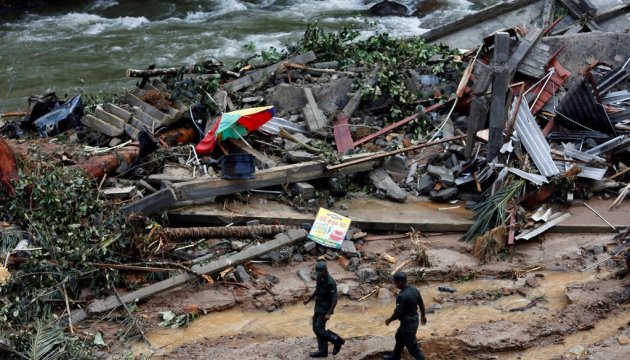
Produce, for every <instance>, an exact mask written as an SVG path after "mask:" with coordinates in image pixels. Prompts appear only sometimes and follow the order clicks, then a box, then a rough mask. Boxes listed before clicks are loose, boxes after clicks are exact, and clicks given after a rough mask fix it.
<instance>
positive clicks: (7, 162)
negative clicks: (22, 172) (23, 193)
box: [0, 137, 19, 193]
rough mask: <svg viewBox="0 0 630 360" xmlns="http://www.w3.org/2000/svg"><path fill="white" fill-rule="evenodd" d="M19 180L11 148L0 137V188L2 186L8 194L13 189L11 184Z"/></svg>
mask: <svg viewBox="0 0 630 360" xmlns="http://www.w3.org/2000/svg"><path fill="white" fill-rule="evenodd" d="M17 180H19V175H18V168H17V162H16V158H15V152H14V151H13V148H11V146H10V145H9V143H8V142H7V141H5V140H4V139H3V138H2V137H0V186H2V185H4V186H5V187H6V188H7V189H8V190H9V192H11V193H13V192H14V189H13V186H12V185H11V182H13V181H17Z"/></svg>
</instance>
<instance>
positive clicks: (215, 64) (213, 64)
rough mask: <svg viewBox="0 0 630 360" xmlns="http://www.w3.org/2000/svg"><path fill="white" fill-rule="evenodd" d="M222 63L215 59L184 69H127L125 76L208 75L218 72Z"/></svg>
mask: <svg viewBox="0 0 630 360" xmlns="http://www.w3.org/2000/svg"><path fill="white" fill-rule="evenodd" d="M221 65H222V63H221V62H220V61H218V60H216V59H210V60H208V61H204V62H202V63H199V64H195V65H189V66H185V67H181V66H180V67H170V68H160V69H148V70H137V69H127V71H126V72H125V74H126V75H127V77H138V78H145V77H156V76H164V75H177V74H180V73H182V72H183V73H184V74H208V73H215V72H217V71H218V69H219V67H220V66H221Z"/></svg>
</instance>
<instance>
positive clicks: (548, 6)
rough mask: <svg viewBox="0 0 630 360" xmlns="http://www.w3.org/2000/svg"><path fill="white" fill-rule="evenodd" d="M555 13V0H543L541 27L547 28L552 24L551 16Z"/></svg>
mask: <svg viewBox="0 0 630 360" xmlns="http://www.w3.org/2000/svg"><path fill="white" fill-rule="evenodd" d="M555 13H556V0H545V5H544V6H543V14H542V28H543V29H547V28H549V27H550V26H551V24H553V17H554V15H555Z"/></svg>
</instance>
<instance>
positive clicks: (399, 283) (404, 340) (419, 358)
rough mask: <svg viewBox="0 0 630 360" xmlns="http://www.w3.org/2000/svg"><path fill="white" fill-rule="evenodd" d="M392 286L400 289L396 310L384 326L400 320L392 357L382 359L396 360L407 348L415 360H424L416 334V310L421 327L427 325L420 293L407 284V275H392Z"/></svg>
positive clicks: (401, 273) (399, 273)
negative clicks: (419, 315)
mask: <svg viewBox="0 0 630 360" xmlns="http://www.w3.org/2000/svg"><path fill="white" fill-rule="evenodd" d="M394 284H395V285H396V287H397V288H399V289H400V293H399V294H398V297H396V309H394V313H393V314H392V316H390V317H389V319H387V320H385V325H387V326H389V323H391V322H392V321H394V320H400V326H399V327H398V331H396V346H395V347H394V352H393V353H392V355H387V356H385V357H384V359H387V360H398V359H400V355H401V354H402V351H403V348H405V347H407V351H409V354H411V356H412V357H413V358H414V359H416V360H424V354H423V353H422V350H420V348H418V341H417V340H416V332H417V331H418V308H420V314H421V317H420V321H421V322H422V325H424V324H426V323H427V318H426V314H425V312H424V302H423V301H422V296H420V292H419V291H418V289H416V288H415V287H413V286H411V285H408V284H407V275H406V274H405V273H404V272H397V273H396V274H394Z"/></svg>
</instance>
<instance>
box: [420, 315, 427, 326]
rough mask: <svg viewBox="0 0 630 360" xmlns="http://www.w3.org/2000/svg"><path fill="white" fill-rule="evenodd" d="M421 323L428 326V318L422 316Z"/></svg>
mask: <svg viewBox="0 0 630 360" xmlns="http://www.w3.org/2000/svg"><path fill="white" fill-rule="evenodd" d="M420 323H421V324H422V325H426V323H427V318H426V316H421V317H420Z"/></svg>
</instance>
